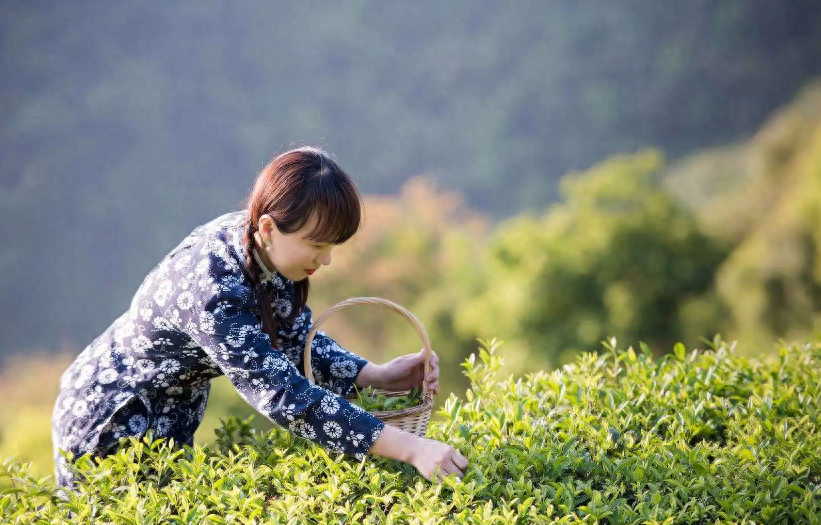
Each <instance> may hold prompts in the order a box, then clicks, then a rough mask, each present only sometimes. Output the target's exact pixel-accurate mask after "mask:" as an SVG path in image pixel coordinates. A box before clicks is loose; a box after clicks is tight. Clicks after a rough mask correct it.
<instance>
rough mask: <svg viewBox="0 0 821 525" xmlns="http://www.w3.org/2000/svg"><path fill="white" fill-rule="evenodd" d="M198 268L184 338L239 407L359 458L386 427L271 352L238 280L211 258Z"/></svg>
mask: <svg viewBox="0 0 821 525" xmlns="http://www.w3.org/2000/svg"><path fill="white" fill-rule="evenodd" d="M210 259H211V261H210V264H208V265H207V275H206V274H205V270H206V265H200V266H199V267H198V271H199V272H200V275H198V276H197V278H198V280H197V286H195V287H194V288H195V290H194V295H195V297H194V300H193V304H192V307H191V308H190V309H189V310H186V311H184V312H180V314H181V320H182V321H183V323H182V324H183V326H184V327H185V331H186V333H188V335H189V336H190V337H191V338H192V339H193V340H194V341H195V342H196V343H197V344H198V345H199V346H201V347H202V349H203V351H204V352H205V353H206V354H207V355H208V357H209V358H210V360H211V361H213V363H214V364H216V365H217V366H218V367H219V369H220V370H221V371H222V372H223V373H224V374H225V376H226V377H228V379H229V380H230V381H231V383H232V384H233V385H234V387H235V388H236V389H237V391H238V392H239V394H240V395H241V396H242V398H243V399H245V401H247V402H248V404H250V405H251V406H252V407H254V408H255V409H256V410H257V411H259V412H260V413H262V414H263V415H265V416H266V417H268V418H269V419H270V420H271V421H273V422H274V423H276V424H278V425H280V426H282V427H285V428H288V429H289V430H290V431H291V432H293V433H295V434H297V435H299V436H302V437H304V438H307V439H309V440H311V441H313V442H315V443H318V444H320V445H323V446H325V447H327V448H328V449H330V450H335V451H339V452H344V453H347V454H351V455H353V456H355V457H357V458H360V459H361V458H362V457H364V455H365V453H367V452H368V451H369V450H370V448H371V446H372V445H373V443H374V441H376V439H377V438H378V437H379V434H380V432H381V431H382V428H383V427H384V425H385V423H384V422H382V421H380V420H379V419H377V418H375V417H374V416H372V415H371V414H369V413H367V412H365V411H364V410H362V409H361V408H360V407H358V406H356V405H353V404H351V403H349V402H348V401H347V400H345V399H344V398H343V397H341V396H339V395H337V394H335V393H333V392H329V391H328V390H325V389H324V388H321V387H319V386H316V385H313V384H311V383H310V381H308V380H307V379H305V377H304V376H302V375H301V374H300V373H299V372H298V370H297V369H296V367H295V366H294V364H293V363H292V362H291V361H290V360H289V359H288V358H287V356H285V355H284V354H283V353H282V352H281V351H279V350H276V349H274V348H273V346H272V345H271V341H270V339H269V337H268V335H267V334H265V333H264V332H262V328H261V326H260V323H259V319H258V318H257V316H256V315H255V314H254V308H255V307H256V305H257V299H256V293H255V292H254V291H253V290H252V289H251V287H250V286H249V285H248V282H247V280H245V278H244V276H243V277H242V278H238V277H237V275H236V274H235V273H234V272H232V271H231V270H230V269H227V268H224V267H223V266H222V265H221V263H220V258H219V257H215V256H213V255H212V256H210Z"/></svg>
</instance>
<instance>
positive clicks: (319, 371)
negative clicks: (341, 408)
mask: <svg viewBox="0 0 821 525" xmlns="http://www.w3.org/2000/svg"><path fill="white" fill-rule="evenodd" d="M312 324H313V321H312V318H311V309H310V308H309V307H308V306H307V305H306V306H304V307H303V309H302V312H301V313H300V314H299V315H298V316H296V318H295V319H294V322H293V323H291V324H290V326H288V327H287V329H284V330H279V332H278V335H279V341H278V342H279V343H280V344H281V346H282V350H283V351H284V352H285V353H286V354H288V355H290V356H294V357H296V359H294V362H296V363H297V366H298V367H299V369H300V370H301V371H302V370H305V368H304V365H303V353H304V348H305V338H306V337H307V336H308V332H310V331H311V326H312ZM367 364H368V360H367V359H364V358H362V357H360V356H358V355H356V354H354V353H351V352H349V351H348V350H345V349H344V348H342V347H341V346H340V345H339V344H338V343H337V342H336V341H334V340H333V339H331V338H330V337H328V336H327V335H325V332H322V331H317V333H316V335H315V336H314V340H313V341H312V342H311V368H312V370H313V374H314V381H316V384H317V385H319V386H321V387H323V388H326V389H328V390H330V391H331V392H335V393H337V394H339V395H340V396H342V397H347V396H348V395H349V394H350V393H351V391H352V390H353V387H354V382H355V381H356V378H357V376H358V375H359V372H360V371H361V370H362V369H363V368H365V365H367Z"/></svg>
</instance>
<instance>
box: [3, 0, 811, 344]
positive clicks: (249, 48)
mask: <svg viewBox="0 0 821 525" xmlns="http://www.w3.org/2000/svg"><path fill="white" fill-rule="evenodd" d="M819 19H821V3H819V2H817V1H816V0H792V1H790V2H777V1H771V0H750V1H745V2H714V1H710V0H667V1H665V2H649V1H647V0H643V1H642V0H624V1H620V2H602V1H598V2H596V1H579V0H551V1H544V0H522V1H519V2H516V3H515V4H512V3H508V2H494V1H491V0H453V1H449V2H446V3H443V2H439V1H435V0H418V1H415V2H412V3H404V2H388V3H386V2H380V1H378V0H351V1H348V2H339V3H329V2H326V1H321V0H305V1H301V2H298V3H291V2H253V3H249V2H182V3H178V2H159V3H143V2H101V1H93V0H84V1H75V2H70V3H65V2H44V1H42V0H28V1H25V2H4V3H3V5H2V9H0V242H2V250H0V311H2V312H3V315H2V316H0V333H2V334H3V338H0V358H2V356H5V355H7V354H10V353H16V352H21V351H25V352H28V351H32V350H36V349H44V350H46V349H47V350H51V351H53V350H57V349H59V348H61V347H63V346H65V345H67V346H71V347H75V346H82V345H85V344H87V343H88V342H89V341H91V340H92V339H93V338H94V337H96V336H97V335H98V334H99V333H100V332H102V331H103V330H104V329H105V327H106V326H107V325H108V324H109V323H110V322H111V321H112V320H114V319H115V318H116V317H117V316H119V314H120V313H122V311H123V310H124V309H125V308H126V307H127V305H128V304H129V302H130V300H131V297H132V296H133V293H134V290H135V289H136V287H137V286H138V285H139V283H140V282H141V281H142V279H143V278H144V277H145V274H146V273H147V272H148V271H149V270H150V269H151V268H153V267H154V265H155V264H156V263H157V261H159V260H160V259H161V258H162V257H163V256H164V255H165V254H166V253H168V251H169V250H170V249H171V248H173V247H174V246H175V245H176V244H177V243H178V242H179V240H180V239H181V238H182V237H184V236H185V235H186V234H187V233H189V232H190V231H191V230H192V229H194V227H195V226H197V225H199V224H202V223H203V222H206V221H207V220H209V219H211V218H213V217H215V216H217V215H220V214H222V213H224V212H226V211H229V210H230V209H233V208H236V207H238V206H239V204H240V202H241V200H242V198H243V197H244V195H245V193H246V191H247V190H248V189H249V188H250V187H251V185H252V183H253V178H254V176H255V175H256V173H257V172H258V171H259V169H260V168H261V167H262V165H264V163H265V162H266V161H267V160H268V159H269V158H270V157H271V156H272V155H273V154H275V153H277V152H279V151H282V150H284V149H286V148H288V147H289V146H291V145H292V144H301V143H305V142H307V143H312V144H317V145H319V146H323V147H325V148H326V149H328V150H329V151H331V152H333V153H334V154H336V155H337V157H338V160H339V161H340V164H341V165H342V166H344V167H345V168H346V169H347V170H349V171H350V173H351V175H352V176H353V177H354V178H355V180H356V182H357V184H358V185H359V187H360V188H361V189H362V191H363V193H366V194H396V193H397V192H399V191H400V189H401V188H402V186H403V185H404V184H405V182H406V181H407V180H408V178H410V177H413V176H417V175H425V176H427V177H428V178H429V179H430V180H431V181H432V182H433V183H435V186H436V187H437V188H440V189H441V191H447V192H456V193H458V194H460V195H463V196H464V198H465V202H466V203H467V204H468V205H469V206H470V207H472V208H473V209H475V210H477V211H478V212H480V213H481V214H482V215H484V216H486V217H488V218H492V219H493V220H496V219H499V218H502V217H506V218H507V217H513V216H516V215H518V214H520V213H525V212H528V211H529V212H530V213H539V210H541V209H543V208H544V207H545V206H547V205H549V204H551V203H555V202H557V201H559V200H560V199H561V196H562V193H561V191H562V189H561V186H560V183H559V179H560V178H561V177H562V176H563V175H564V174H566V173H568V172H573V171H580V170H587V169H589V168H590V166H592V165H594V164H595V163H598V162H600V161H602V160H603V159H607V158H610V157H612V156H614V155H617V154H630V153H635V152H636V151H639V150H641V149H644V148H648V147H656V148H658V149H659V150H661V151H663V152H664V153H665V155H666V156H667V158H668V159H671V160H672V161H673V162H675V161H677V160H678V159H680V158H682V157H683V156H685V155H687V154H690V153H693V152H695V151H698V150H700V149H702V148H708V147H715V146H718V145H723V144H726V143H728V142H731V141H738V140H743V139H744V138H746V137H748V136H750V135H751V134H753V133H754V132H755V130H756V129H757V128H759V127H760V126H761V124H762V123H763V121H764V120H765V119H766V118H767V115H768V114H769V113H770V112H772V111H773V110H774V109H775V108H777V107H779V106H780V105H781V104H784V103H786V102H788V101H789V100H790V99H792V98H793V97H794V96H795V94H796V93H797V92H798V90H799V89H800V88H801V87H802V86H804V85H805V84H806V83H807V82H809V81H811V80H812V79H813V78H815V77H817V76H818V75H821V60H819V52H818V50H819V49H821V24H818V23H817V21H818V20H819ZM422 205H423V206H426V205H428V204H427V203H422ZM553 227H555V226H553ZM623 233H624V232H623ZM669 249H671V250H674V249H676V248H674V247H669ZM693 286H695V284H693ZM696 288H698V286H696ZM613 294H615V295H618V293H617V292H615V291H613V292H611V295H613ZM615 295H613V298H612V300H613V301H618V300H621V299H617V298H615ZM647 304H648V305H649V304H650V303H647ZM534 315H537V319H538V315H541V314H539V313H537V312H534ZM594 317H595V315H594ZM442 322H445V323H447V322H448V321H447V320H443V321H442ZM465 322H467V321H465ZM621 322H627V321H621ZM473 323H474V324H475V321H473ZM594 323H598V321H596V320H595V319H593V318H591V319H590V320H589V321H588V322H586V323H585V326H586V327H587V328H585V329H584V331H585V333H586V334H588V335H587V337H586V339H585V340H587V341H592V340H594V336H595V333H596V332H597V330H596V329H594V327H593V324H594ZM528 330H530V329H528ZM599 331H600V330H599ZM534 337H535V336H534Z"/></svg>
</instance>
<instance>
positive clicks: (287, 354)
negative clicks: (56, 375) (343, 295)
mask: <svg viewBox="0 0 821 525" xmlns="http://www.w3.org/2000/svg"><path fill="white" fill-rule="evenodd" d="M246 218H247V210H242V211H237V212H232V213H228V214H225V215H223V216H221V217H218V218H217V219H214V220H213V221H211V222H209V223H207V224H204V225H202V226H199V227H197V228H196V229H194V231H193V232H191V234H189V235H188V236H187V237H186V238H185V239H184V240H183V241H182V242H181V243H180V244H179V245H178V246H177V247H176V248H174V249H173V250H172V251H171V253H169V254H168V255H167V256H166V257H165V258H164V259H163V260H162V261H160V263H159V264H158V265H157V266H156V267H155V268H154V269H153V270H152V271H151V272H150V273H149V274H148V276H147V277H146V278H145V280H144V281H143V283H142V284H141V285H140V287H139V289H138V290H137V293H136V295H135V296H134V299H133V301H132V302H131V306H130V308H129V309H128V311H127V312H125V313H124V314H123V315H122V316H120V317H119V318H118V319H117V320H115V321H114V322H113V323H112V324H111V326H110V327H109V328H108V329H106V331H105V332H103V333H102V334H101V335H100V336H99V337H97V338H96V339H95V340H94V341H92V342H91V344H90V345H89V346H88V347H87V348H86V349H85V350H83V352H82V353H81V354H80V355H79V356H78V357H77V358H76V359H75V361H74V362H73V363H72V364H71V365H70V366H69V368H68V369H67V370H66V371H65V373H64V374H63V375H62V377H61V379H60V394H59V396H58V398H57V401H56V404H55V407H54V413H53V416H52V440H53V445H54V461H55V468H56V474H57V484H58V485H60V486H67V487H68V486H70V485H71V484H72V482H73V481H75V478H74V476H73V475H72V473H71V470H70V468H69V465H68V462H67V461H66V460H65V458H64V457H63V455H62V454H61V451H70V452H72V453H73V454H74V457H75V458H77V457H79V456H82V455H83V454H85V453H92V454H94V455H101V456H102V455H105V454H106V453H107V452H110V451H112V450H113V448H112V447H114V448H116V444H117V440H118V439H119V437H122V436H142V435H144V434H145V433H146V431H147V430H148V429H152V431H153V433H154V435H155V436H158V437H168V438H172V437H173V438H174V441H175V442H176V443H184V444H191V443H192V442H193V436H194V432H195V430H196V429H197V427H198V426H199V424H200V422H201V421H202V417H203V414H204V412H205V405H206V403H207V401H208V393H209V390H210V386H211V379H213V378H215V377H218V376H220V375H223V374H224V375H225V376H227V377H228V379H229V380H230V381H231V383H232V384H233V385H234V387H235V388H236V389H237V391H238V392H239V393H240V395H241V396H242V398H243V399H245V400H246V401H247V402H248V403H249V404H250V405H251V406H253V407H254V408H255V409H256V410H257V411H259V412H260V413H262V414H263V415H265V416H266V417H268V418H269V419H270V420H271V421H273V422H274V423H276V424H278V425H280V426H283V427H285V428H288V429H289V430H290V431H292V432H294V433H295V434H297V435H299V436H302V437H304V438H307V439H309V440H311V441H314V442H315V443H318V444H321V445H323V446H325V447H327V448H328V449H330V450H334V451H339V452H344V453H347V454H351V455H353V456H355V457H357V458H360V459H361V458H362V457H364V455H365V454H366V453H367V452H368V450H370V447H371V446H372V445H373V443H374V441H376V439H377V437H378V436H379V434H380V432H381V430H382V428H383V427H384V423H383V422H382V421H380V420H378V419H376V418H375V417H373V416H372V415H370V414H368V413H367V412H365V411H364V410H362V409H361V408H359V407H358V406H356V405H352V404H351V403H349V402H348V401H346V400H345V397H346V396H347V395H348V394H349V393H350V392H351V390H352V389H353V384H354V380H355V379H356V377H357V375H358V374H359V372H360V370H362V368H363V367H364V366H365V365H366V364H367V361H366V360H365V359H363V358H361V357H359V356H356V355H354V354H352V353H350V352H348V351H347V350H345V349H343V348H342V347H340V346H339V345H338V344H337V343H336V342H335V341H333V340H332V339H330V338H329V337H327V336H326V335H325V334H324V333H322V332H319V333H317V335H316V337H315V338H314V341H313V343H312V346H311V349H312V352H311V365H312V367H313V371H314V379H315V381H316V384H312V383H311V382H310V381H308V380H307V379H306V378H305V377H304V376H303V375H302V370H304V367H303V348H304V344H305V336H306V335H307V333H308V331H309V330H310V327H311V311H310V309H309V308H308V307H307V306H306V307H305V308H304V309H303V310H302V312H299V314H298V315H296V316H295V317H292V316H291V314H292V309H293V306H294V283H293V282H292V281H290V280H288V279H286V278H284V277H283V276H282V275H280V274H279V273H276V272H270V271H268V270H267V269H266V268H265V267H264V265H261V266H262V268H263V276H262V281H263V286H265V287H266V291H267V292H268V296H269V297H270V298H272V306H273V309H274V312H275V316H276V321H277V326H278V327H279V332H278V335H279V338H278V339H277V346H278V349H276V348H274V346H273V345H272V344H271V340H270V338H269V336H268V335H267V334H265V333H264V332H262V328H261V325H260V308H259V303H258V300H257V294H256V291H255V288H254V285H253V284H252V283H251V282H250V281H249V279H248V277H247V275H246V274H245V273H244V272H243V266H244V261H245V252H244V248H243V246H242V240H243V238H244V236H245V235H244V234H245V231H244V228H245V224H246V222H245V221H246ZM289 318H290V319H291V320H290V321H289V322H287V323H286V319H289Z"/></svg>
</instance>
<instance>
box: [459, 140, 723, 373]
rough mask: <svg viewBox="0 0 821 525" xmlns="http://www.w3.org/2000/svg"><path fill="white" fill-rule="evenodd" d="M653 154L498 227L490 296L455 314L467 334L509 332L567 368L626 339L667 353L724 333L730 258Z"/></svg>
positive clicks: (587, 178)
mask: <svg viewBox="0 0 821 525" xmlns="http://www.w3.org/2000/svg"><path fill="white" fill-rule="evenodd" d="M661 168H662V158H661V156H660V155H659V154H658V153H655V152H644V153H640V154H636V155H633V156H623V157H616V158H614V159H611V160H609V161H606V162H603V163H601V164H599V165H597V166H595V167H593V168H592V169H591V170H589V171H588V172H585V173H580V174H573V175H568V176H567V177H565V179H564V180H563V181H562V190H563V193H564V196H565V201H564V203H563V204H561V205H557V206H555V207H552V208H550V209H548V210H547V212H546V213H545V214H544V215H543V216H541V217H537V216H523V217H519V218H517V219H514V220H511V221H509V222H506V223H504V224H502V225H500V226H499V228H498V230H497V232H496V234H495V236H494V238H493V239H492V240H491V242H490V245H489V248H488V252H487V254H486V257H487V259H486V261H485V266H484V268H485V272H486V279H485V280H484V283H485V287H484V289H483V290H482V291H481V292H480V293H479V294H478V295H477V296H476V297H474V298H471V299H468V300H465V301H463V302H462V303H461V304H460V307H459V309H458V312H457V326H458V328H459V330H460V332H461V333H468V332H472V333H478V334H481V335H482V336H489V335H491V334H493V335H496V336H499V337H501V338H503V339H505V340H507V341H508V343H509V348H516V349H517V350H518V351H519V352H521V353H522V355H527V356H530V357H529V359H530V358H537V359H539V358H540V361H541V362H546V363H550V364H553V365H554V366H555V364H557V362H559V361H563V360H566V359H567V358H568V357H569V354H575V353H576V352H578V351H582V350H585V351H587V350H596V349H598V348H599V346H600V342H601V341H602V340H604V339H606V338H608V337H610V336H617V337H618V338H619V340H621V341H622V342H623V343H624V344H637V343H638V342H639V340H643V341H646V342H647V343H649V344H650V345H651V347H653V348H655V349H656V350H657V351H663V350H666V349H668V348H671V347H672V345H673V343H675V342H676V341H679V340H681V341H686V342H688V343H690V342H697V341H698V337H699V336H712V334H713V333H714V332H715V331H717V330H718V329H719V328H720V326H721V316H722V307H721V305H720V303H719V302H718V301H717V300H716V299H715V297H714V296H713V294H712V293H711V287H712V282H713V276H714V274H715V270H716V268H717V267H718V265H719V264H720V263H721V262H722V260H723V259H724V258H725V256H726V255H727V247H726V245H725V244H724V243H722V242H720V241H718V240H716V239H713V238H712V237H710V236H708V235H707V234H706V233H704V232H703V231H702V230H701V229H700V227H699V225H698V224H697V223H696V221H695V218H694V217H693V215H692V214H691V213H690V212H689V211H688V210H687V209H686V208H684V207H683V206H682V205H680V204H679V203H678V202H676V201H675V200H674V199H673V197H671V196H670V195H669V193H667V192H666V191H665V190H664V189H663V188H662V187H661V186H660V185H659V184H658V183H657V181H656V179H655V177H654V175H655V174H657V173H658V172H659V170H660V169H661Z"/></svg>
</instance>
